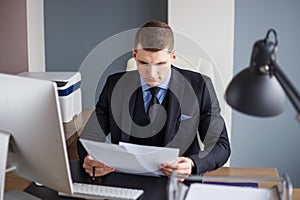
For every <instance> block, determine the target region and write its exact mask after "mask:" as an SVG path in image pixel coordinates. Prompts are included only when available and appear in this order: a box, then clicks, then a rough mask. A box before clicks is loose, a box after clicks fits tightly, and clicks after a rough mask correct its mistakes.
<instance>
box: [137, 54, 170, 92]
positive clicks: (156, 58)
mask: <svg viewBox="0 0 300 200" xmlns="http://www.w3.org/2000/svg"><path fill="white" fill-rule="evenodd" d="M133 57H134V58H135V60H136V63H137V67H138V71H139V74H140V76H141V77H142V78H143V79H144V81H145V82H146V83H147V84H148V85H150V86H152V87H154V86H157V85H159V84H160V83H161V82H162V81H163V80H164V78H166V77H167V76H168V75H169V74H170V73H171V64H172V63H173V62H174V60H175V59H176V54H175V51H174V52H171V53H170V52H169V51H168V50H167V49H163V50H161V51H157V52H152V51H146V50H144V49H138V50H134V51H133Z"/></svg>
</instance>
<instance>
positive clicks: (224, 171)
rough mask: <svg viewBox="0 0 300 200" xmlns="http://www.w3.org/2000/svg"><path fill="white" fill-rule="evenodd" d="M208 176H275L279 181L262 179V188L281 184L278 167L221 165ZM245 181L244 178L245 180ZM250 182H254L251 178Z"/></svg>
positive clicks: (260, 183) (260, 184)
mask: <svg viewBox="0 0 300 200" xmlns="http://www.w3.org/2000/svg"><path fill="white" fill-rule="evenodd" d="M205 175H206V176H226V177H245V178H251V177H252V178H274V179H278V181H260V182H258V185H259V187H260V188H270V187H272V186H274V185H277V184H280V180H279V175H278V172H277V169H276V168H244V167H243V168H240V167H221V168H219V169H217V170H214V171H211V172H208V173H206V174H205ZM220 181H221V180H220ZM243 182H244V180H243ZM249 182H253V181H251V180H249Z"/></svg>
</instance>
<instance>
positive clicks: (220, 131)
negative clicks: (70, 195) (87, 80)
mask: <svg viewBox="0 0 300 200" xmlns="http://www.w3.org/2000/svg"><path fill="white" fill-rule="evenodd" d="M139 87H140V76H139V73H138V71H130V72H122V73H117V74H114V75H111V76H109V77H108V79H107V81H106V84H105V86H104V88H103V90H102V93H101V95H100V97H99V101H98V103H97V105H96V109H95V111H96V114H97V118H98V121H99V123H100V126H101V128H102V131H103V133H104V134H105V135H108V134H109V133H111V141H112V143H118V142H119V141H123V142H129V138H130V134H139V133H142V132H144V131H145V130H146V129H147V127H141V126H139V125H137V124H135V122H133V120H132V118H131V114H132V112H133V111H134V106H133V105H135V104H136V103H141V104H144V103H143V102H136V100H137V99H138V98H137V94H138V93H137V92H136V90H137V89H138V88H139ZM169 90H170V91H171V93H170V94H171V95H169V98H168V109H167V112H168V113H167V119H166V122H165V123H166V128H165V133H164V138H162V140H164V146H168V147H177V148H180V155H182V156H188V157H190V158H191V159H192V160H193V161H194V163H195V166H194V168H193V173H197V174H200V173H204V172H206V171H209V170H213V169H216V168H218V167H221V166H222V165H223V164H224V163H225V162H226V161H227V159H228V157H229V155H230V144H229V141H228V136H227V131H226V126H225V123H224V120H223V118H222V117H221V115H220V107H219V103H218V100H217V97H216V94H215V91H214V89H213V86H212V83H211V80H210V79H209V78H208V77H207V76H204V75H201V74H199V73H195V72H191V71H188V70H182V69H178V68H176V67H173V66H172V74H171V80H170V83H169ZM197 131H198V133H199V136H200V137H199V138H198V137H197V134H196V133H197ZM198 139H199V140H201V141H202V142H203V144H204V149H200V147H199V142H198ZM78 148H79V149H78V150H79V156H80V159H81V161H83V158H84V156H85V155H86V152H84V150H83V149H82V146H81V145H80V144H79V145H78Z"/></svg>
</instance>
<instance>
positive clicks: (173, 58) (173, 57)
mask: <svg viewBox="0 0 300 200" xmlns="http://www.w3.org/2000/svg"><path fill="white" fill-rule="evenodd" d="M176 58H177V55H176V51H175V50H174V51H173V52H172V54H171V59H172V61H171V62H172V63H173V62H174V61H175V59H176Z"/></svg>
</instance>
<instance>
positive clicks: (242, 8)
mask: <svg viewBox="0 0 300 200" xmlns="http://www.w3.org/2000/svg"><path fill="white" fill-rule="evenodd" d="M117 5H118V6H117ZM299 9H300V1H298V0H252V1H249V0H238V1H235V47H234V74H236V73H237V72H238V71H240V70H241V69H243V68H244V67H246V66H247V65H248V64H249V61H250V56H251V51H252V45H253V43H254V42H255V41H256V40H258V39H261V38H263V37H265V34H266V32H267V30H268V29H269V28H274V29H276V31H277V34H278V35H279V49H278V53H277V59H278V61H279V64H280V65H281V67H282V69H283V70H284V72H285V73H286V74H287V76H288V77H289V78H290V79H291V80H292V82H293V83H294V85H295V86H296V87H297V88H298V89H300V87H299V86H300V79H299V75H300V68H299V67H300V65H299V60H300V20H299V19H300V12H299ZM153 18H155V19H160V20H163V21H166V20H167V1H161V0H155V1H154V0H143V1H141V0H127V1H122V0H101V1H100V0H45V34H46V36H45V39H46V44H45V45H46V69H47V71H74V70H75V71H76V70H78V68H79V66H80V64H81V63H82V61H83V59H84V58H85V57H86V55H87V54H88V53H89V52H90V51H91V50H92V49H93V48H94V47H95V46H96V45H97V44H98V43H99V42H101V41H103V40H105V39H106V38H108V37H110V36H112V35H114V34H116V33H119V32H121V31H125V30H128V29H131V28H136V27H139V26H140V25H141V24H142V23H143V22H144V21H146V20H148V19H153ZM129 56H130V55H129V54H127V55H123V56H121V57H120V58H119V59H117V60H115V61H114V62H113V63H112V64H111V68H108V69H107V70H106V74H108V73H111V72H114V71H120V70H123V69H124V68H125V62H126V60H127V58H128V57H129ZM105 78H106V77H105V76H104V77H102V78H101V81H100V82H103V81H104V79H105ZM99 88H100V89H101V85H100V86H99ZM100 89H98V92H99V90H100ZM96 96H97V94H96ZM295 115H296V113H295V111H294V110H293V108H292V106H291V104H290V103H289V102H288V101H287V102H286V108H285V111H284V113H282V114H281V115H279V116H276V117H272V118H255V117H250V116H247V115H244V114H241V113H238V112H236V111H233V121H232V124H233V126H232V156H231V165H232V166H244V167H276V168H278V170H279V173H280V174H282V173H284V172H287V173H288V174H289V175H290V177H291V179H292V181H293V183H294V185H295V186H297V187H300V170H299V168H300V156H299V155H297V154H298V152H300V147H299V145H298V143H299V142H300V123H298V122H297V121H296V120H295Z"/></svg>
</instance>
